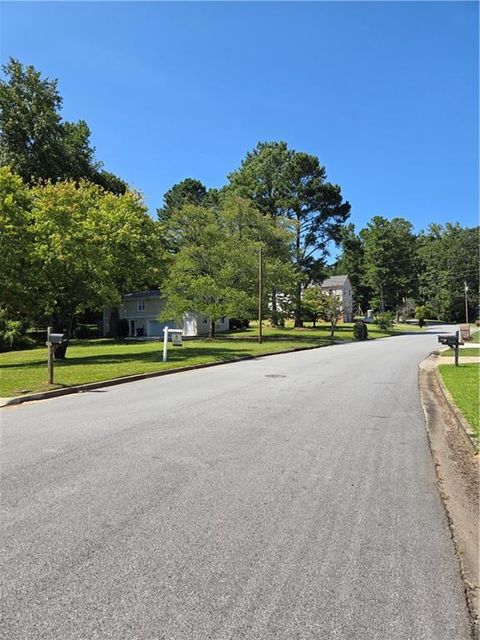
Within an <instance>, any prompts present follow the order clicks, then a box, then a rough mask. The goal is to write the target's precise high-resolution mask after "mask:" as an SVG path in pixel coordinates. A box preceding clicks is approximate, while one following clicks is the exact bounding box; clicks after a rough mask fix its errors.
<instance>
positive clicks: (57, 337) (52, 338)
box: [47, 333, 65, 344]
mask: <svg viewBox="0 0 480 640" xmlns="http://www.w3.org/2000/svg"><path fill="white" fill-rule="evenodd" d="M64 340H65V334H64V333H51V334H50V335H49V336H48V342H47V344H63V342H64Z"/></svg>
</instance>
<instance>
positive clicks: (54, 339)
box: [46, 327, 65, 384]
mask: <svg viewBox="0 0 480 640" xmlns="http://www.w3.org/2000/svg"><path fill="white" fill-rule="evenodd" d="M64 337H65V334H64V333H52V327H48V328H47V342H46V345H47V369H48V384H53V354H54V353H55V349H56V348H57V347H59V346H60V345H61V344H62V343H63V341H64Z"/></svg>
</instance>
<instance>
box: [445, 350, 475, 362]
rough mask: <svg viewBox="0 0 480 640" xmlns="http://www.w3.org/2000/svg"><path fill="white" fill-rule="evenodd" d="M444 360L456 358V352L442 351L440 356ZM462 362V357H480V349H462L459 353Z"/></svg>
mask: <svg viewBox="0 0 480 640" xmlns="http://www.w3.org/2000/svg"><path fill="white" fill-rule="evenodd" d="M440 355H441V357H442V358H454V357H455V352H454V351H453V349H448V350H446V351H442V353H441V354H440ZM459 356H460V360H461V358H462V356H469V357H471V356H480V347H460V351H459Z"/></svg>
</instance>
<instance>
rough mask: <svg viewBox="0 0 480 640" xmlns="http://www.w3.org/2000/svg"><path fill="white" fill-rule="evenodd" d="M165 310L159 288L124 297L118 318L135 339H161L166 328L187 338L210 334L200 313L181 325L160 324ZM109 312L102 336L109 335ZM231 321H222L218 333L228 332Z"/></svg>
mask: <svg viewBox="0 0 480 640" xmlns="http://www.w3.org/2000/svg"><path fill="white" fill-rule="evenodd" d="M164 308H165V300H164V299H163V298H162V297H161V295H160V291H159V290H158V289H152V290H150V291H135V292H133V293H127V294H126V295H124V296H123V297H122V300H121V302H120V305H119V307H118V316H119V318H120V319H125V320H127V322H128V335H129V336H130V337H132V338H162V337H163V329H164V328H165V327H167V326H168V327H170V328H171V329H182V330H183V335H184V336H186V337H193V336H203V335H208V329H209V319H208V318H207V317H206V316H202V315H201V314H198V313H186V314H184V316H183V320H182V321H181V322H176V321H175V320H167V321H160V320H158V316H159V315H160V313H161V312H162V311H163V309H164ZM109 325H110V311H109V309H104V312H103V335H104V336H107V335H109V333H110V326H109ZM229 328H230V322H229V319H228V318H221V320H220V321H219V322H217V324H216V330H217V331H228V330H229Z"/></svg>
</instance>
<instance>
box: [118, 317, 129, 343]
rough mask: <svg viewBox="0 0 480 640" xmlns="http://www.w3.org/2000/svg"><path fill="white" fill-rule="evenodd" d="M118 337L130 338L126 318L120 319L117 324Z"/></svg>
mask: <svg viewBox="0 0 480 640" xmlns="http://www.w3.org/2000/svg"><path fill="white" fill-rule="evenodd" d="M117 336H118V337H119V338H126V337H127V336H128V320H127V319H126V318H120V319H119V321H118V322H117Z"/></svg>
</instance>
